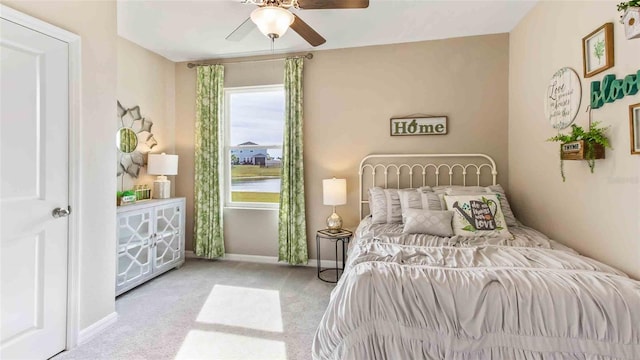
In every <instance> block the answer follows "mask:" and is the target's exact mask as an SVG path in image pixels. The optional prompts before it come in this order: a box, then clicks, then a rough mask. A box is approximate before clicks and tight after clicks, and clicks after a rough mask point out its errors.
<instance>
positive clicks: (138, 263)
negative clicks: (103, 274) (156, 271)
mask: <svg viewBox="0 0 640 360" xmlns="http://www.w3.org/2000/svg"><path fill="white" fill-rule="evenodd" d="M152 216H153V212H152V211H150V210H149V209H144V210H137V211H129V212H126V213H122V214H119V215H118V245H117V252H118V268H117V274H116V291H118V290H122V289H124V288H127V287H131V286H134V285H136V284H139V283H141V282H143V281H144V280H145V278H146V277H148V276H149V274H151V257H150V256H149V255H150V250H151V245H152V236H153V229H152V223H151V217H152Z"/></svg>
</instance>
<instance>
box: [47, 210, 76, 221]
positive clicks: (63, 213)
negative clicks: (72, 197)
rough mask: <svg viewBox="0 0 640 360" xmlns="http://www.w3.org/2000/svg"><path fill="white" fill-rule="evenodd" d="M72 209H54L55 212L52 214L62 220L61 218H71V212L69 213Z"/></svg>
mask: <svg viewBox="0 0 640 360" xmlns="http://www.w3.org/2000/svg"><path fill="white" fill-rule="evenodd" d="M69 210H70V208H67V209H64V208H55V209H53V211H52V212H51V215H52V216H53V217H54V218H56V219H57V218H61V217H67V216H69V214H70V213H71V211H69Z"/></svg>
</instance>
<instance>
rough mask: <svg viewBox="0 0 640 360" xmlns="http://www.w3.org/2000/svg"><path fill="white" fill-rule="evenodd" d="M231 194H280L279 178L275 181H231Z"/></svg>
mask: <svg viewBox="0 0 640 360" xmlns="http://www.w3.org/2000/svg"><path fill="white" fill-rule="evenodd" d="M231 191H232V192H268V193H279V192H280V178H275V179H232V180H231Z"/></svg>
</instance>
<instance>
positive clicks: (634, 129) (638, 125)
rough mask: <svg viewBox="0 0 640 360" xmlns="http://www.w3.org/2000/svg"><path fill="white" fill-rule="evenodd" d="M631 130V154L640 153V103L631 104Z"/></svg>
mask: <svg viewBox="0 0 640 360" xmlns="http://www.w3.org/2000/svg"><path fill="white" fill-rule="evenodd" d="M629 131H630V132H631V154H632V155H640V104H635V105H631V106H629Z"/></svg>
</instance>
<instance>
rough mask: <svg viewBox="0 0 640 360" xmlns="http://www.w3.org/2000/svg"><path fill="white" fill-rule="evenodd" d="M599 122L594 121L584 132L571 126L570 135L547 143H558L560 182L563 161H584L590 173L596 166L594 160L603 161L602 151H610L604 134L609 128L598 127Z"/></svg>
mask: <svg viewBox="0 0 640 360" xmlns="http://www.w3.org/2000/svg"><path fill="white" fill-rule="evenodd" d="M598 125H600V122H598V121H595V122H593V123H591V125H590V126H589V131H585V130H584V129H583V128H582V127H581V126H578V125H576V124H573V125H571V133H570V134H560V133H559V134H558V135H556V136H554V137H551V138H549V139H547V141H554V142H560V143H561V144H562V145H560V175H561V176H562V181H563V182H564V181H565V180H566V178H565V175H564V160H586V161H587V164H588V165H589V168H590V169H591V173H593V169H594V168H595V166H596V159H604V149H605V148H609V149H611V145H610V144H609V139H608V138H607V136H606V135H605V132H606V131H607V130H608V129H609V127H608V126H607V127H598Z"/></svg>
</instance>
